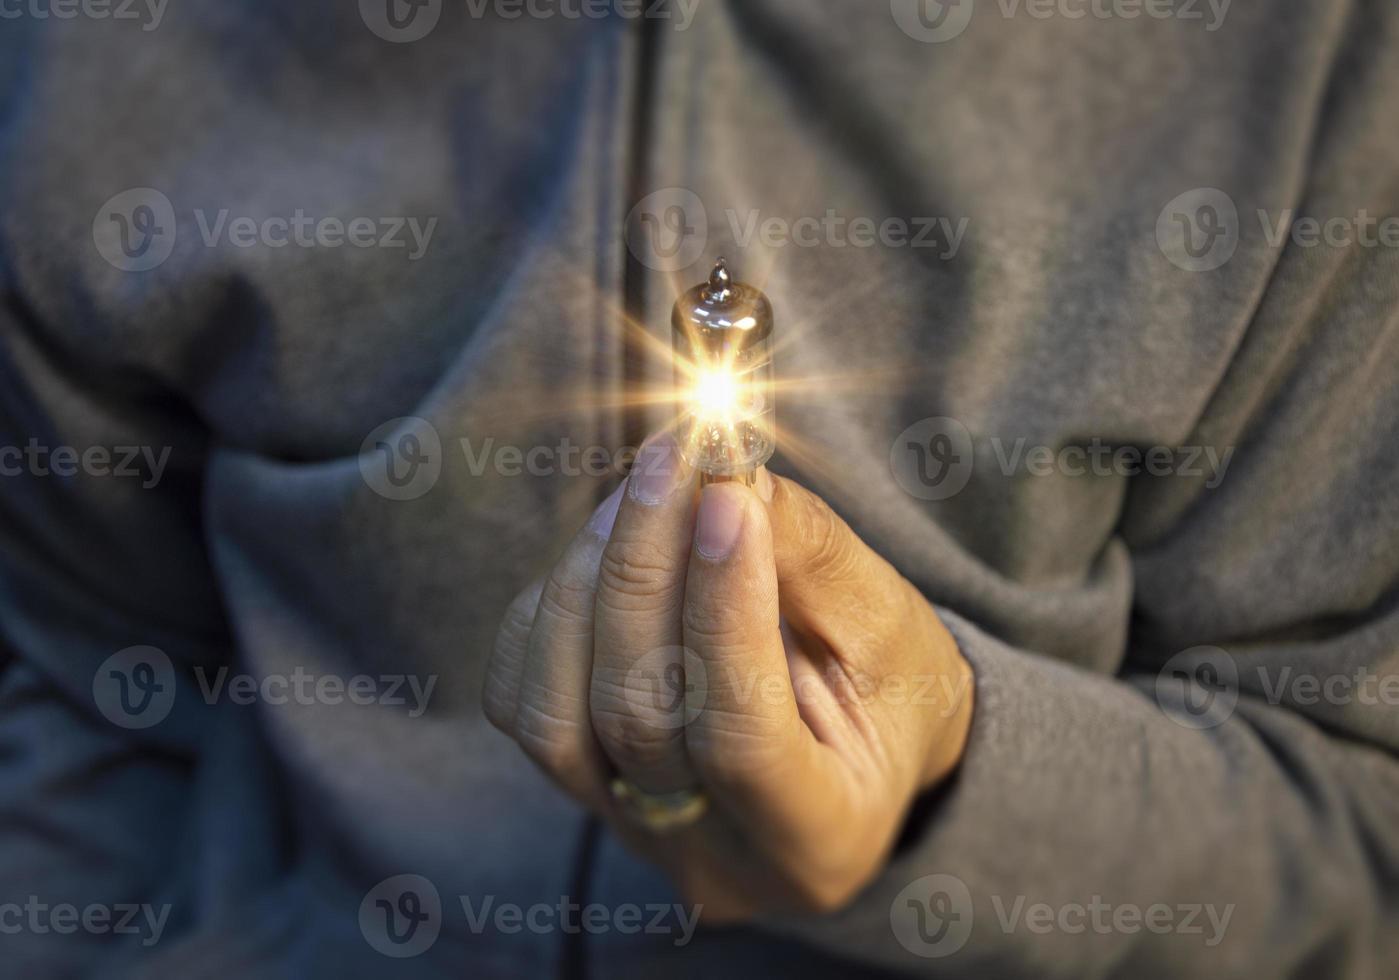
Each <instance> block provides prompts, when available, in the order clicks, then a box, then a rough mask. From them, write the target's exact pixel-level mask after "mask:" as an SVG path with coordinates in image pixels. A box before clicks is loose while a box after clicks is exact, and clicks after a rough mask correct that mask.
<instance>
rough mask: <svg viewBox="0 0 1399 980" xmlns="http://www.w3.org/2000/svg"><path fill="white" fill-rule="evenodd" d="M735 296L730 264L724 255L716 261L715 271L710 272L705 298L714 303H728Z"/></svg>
mask: <svg viewBox="0 0 1399 980" xmlns="http://www.w3.org/2000/svg"><path fill="white" fill-rule="evenodd" d="M732 297H733V276H731V275H729V265H728V263H727V262H725V261H724V258H723V256H720V257H719V260H718V261H717V262H715V263H714V271H712V272H711V273H710V274H709V283H708V288H707V289H706V290H705V299H707V300H708V301H710V302H712V303H727V302H728V301H729V300H730V299H731V298H732Z"/></svg>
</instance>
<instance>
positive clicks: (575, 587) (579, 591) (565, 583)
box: [539, 574, 594, 623]
mask: <svg viewBox="0 0 1399 980" xmlns="http://www.w3.org/2000/svg"><path fill="white" fill-rule="evenodd" d="M593 597H594V592H593V587H592V583H591V582H580V581H578V580H577V579H575V578H572V577H569V576H566V575H559V574H556V575H554V576H551V577H550V579H549V587H548V588H547V589H545V590H544V594H543V595H542V596H540V598H539V615H541V616H547V617H549V618H550V619H553V620H555V621H561V622H565V623H578V622H591V621H592V618H593Z"/></svg>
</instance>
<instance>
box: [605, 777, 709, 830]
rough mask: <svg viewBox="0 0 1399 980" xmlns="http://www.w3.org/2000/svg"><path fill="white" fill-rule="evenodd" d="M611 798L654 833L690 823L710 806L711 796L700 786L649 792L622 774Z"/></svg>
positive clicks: (615, 781) (613, 785)
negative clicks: (700, 788)
mask: <svg viewBox="0 0 1399 980" xmlns="http://www.w3.org/2000/svg"><path fill="white" fill-rule="evenodd" d="M612 798H613V799H614V800H616V801H617V802H618V803H620V804H621V805H622V809H623V810H625V811H626V812H627V815H628V816H629V817H631V818H632V819H633V820H635V821H636V822H637V823H639V824H640V825H641V826H643V827H645V828H646V829H647V830H649V831H651V832H652V833H654V834H664V833H667V832H669V831H672V830H678V829H679V828H681V827H688V826H689V825H690V824H692V823H694V822H695V821H696V820H698V819H699V818H700V817H702V816H704V812H705V811H706V810H708V809H709V797H707V796H705V795H704V793H703V792H702V791H701V790H697V789H682V790H679V791H677V792H674V793H647V792H646V791H645V790H642V789H639V788H638V787H637V785H636V784H635V783H633V782H632V781H631V780H629V779H623V778H621V777H620V776H618V777H617V778H615V779H613V780H612Z"/></svg>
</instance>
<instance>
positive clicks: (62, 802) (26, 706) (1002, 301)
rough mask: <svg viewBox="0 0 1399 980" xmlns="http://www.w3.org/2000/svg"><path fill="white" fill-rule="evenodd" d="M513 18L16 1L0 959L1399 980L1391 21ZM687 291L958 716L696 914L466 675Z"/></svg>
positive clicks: (716, 10) (0, 532)
mask: <svg viewBox="0 0 1399 980" xmlns="http://www.w3.org/2000/svg"><path fill="white" fill-rule="evenodd" d="M541 4H542V6H537V7H536V12H548V11H551V10H552V11H555V12H556V14H557V15H556V16H553V17H531V16H525V17H521V18H518V19H513V18H510V17H508V16H506V14H508V13H509V11H510V9H511V5H509V4H506V5H504V9H501V8H500V5H494V6H493V5H490V4H483V3H482V2H480V0H447V2H446V3H445V4H442V3H437V2H434V0H429V2H428V3H427V5H426V6H423V7H421V8H415V7H412V6H411V5H408V4H404V3H401V2H399V3H396V4H395V5H394V6H393V7H392V8H388V7H387V6H385V5H381V4H378V3H374V2H370V0H365V2H364V3H361V4H360V5H359V7H360V10H358V11H357V10H356V9H355V5H354V4H350V3H331V2H330V0H298V2H296V3H289V2H285V0H283V2H274V0H268V2H266V3H253V2H242V3H237V4H233V3H228V2H226V0H178V2H176V3H171V4H170V5H169V7H168V9H167V8H166V7H164V6H163V5H161V4H141V3H138V4H131V5H129V6H128V5H116V6H113V7H112V8H110V9H111V10H112V11H113V12H114V13H116V12H117V11H124V13H123V14H122V15H121V16H109V17H98V16H95V15H94V13H93V8H91V7H88V8H80V9H79V13H78V15H77V16H76V17H74V18H73V19H60V18H58V17H55V16H45V15H44V13H45V12H52V10H53V9H54V8H53V7H52V6H51V5H46V4H43V3H40V4H38V5H37V6H35V5H29V4H26V5H25V6H23V7H20V6H18V5H7V7H6V9H7V10H17V11H19V13H18V14H16V15H15V16H10V14H8V13H7V14H6V16H5V18H4V19H0V178H3V179H0V200H2V201H3V206H0V289H2V290H3V295H2V297H0V298H2V299H3V305H0V449H2V450H3V451H0V466H2V467H3V468H4V475H3V479H0V657H3V663H4V667H3V673H2V674H0V928H3V929H4V932H5V937H4V939H3V946H0V955H3V957H4V960H5V966H4V967H3V970H4V972H6V973H7V974H11V975H15V976H21V975H22V976H35V977H60V976H69V975H77V974H80V973H83V972H86V971H94V970H97V971H100V972H102V974H103V975H115V974H116V973H117V972H118V970H119V969H121V968H128V969H129V970H130V971H131V973H132V975H137V976H154V977H167V976H168V977H234V976H258V977H310V976H333V977H352V976H353V977H359V976H363V977H400V976H403V977H409V976H414V977H416V976H444V977H445V976H454V977H461V976H504V977H513V976H540V975H551V974H558V973H563V974H566V975H583V974H589V975H593V976H597V977H609V978H618V977H622V978H625V977H647V976H653V975H655V971H656V970H658V969H664V970H665V971H667V972H666V973H665V975H667V976H680V977H684V976H696V977H698V976H713V975H716V973H719V972H720V971H722V972H723V973H724V974H725V975H729V976H735V977H736V976H741V975H745V974H747V973H748V972H750V971H756V970H778V969H781V970H784V971H801V972H804V973H805V974H806V975H810V976H826V975H829V976H848V975H852V974H855V975H873V976H882V975H885V974H892V975H910V976H956V977H966V976H1007V977H1009V976H1026V977H1105V976H1122V977H1147V976H1180V977H1216V976H1247V977H1252V978H1261V977H1282V976H1306V977H1312V976H1338V977H1385V976H1394V974H1395V970H1396V969H1399V967H1396V963H1399V761H1396V758H1395V755H1394V753H1395V752H1396V750H1399V680H1396V677H1397V676H1399V546H1396V542H1397V540H1399V465H1397V464H1396V459H1399V370H1397V369H1396V367H1395V365H1396V364H1399V329H1396V323H1399V305H1396V298H1397V297H1399V248H1396V246H1399V227H1396V225H1395V223H1394V222H1393V221H1389V222H1388V223H1386V221H1385V219H1391V218H1393V217H1394V216H1396V215H1399V162H1397V161H1399V127H1397V126H1396V114H1399V7H1396V5H1395V4H1394V3H1393V2H1392V0H1242V2H1239V3H1236V4H1234V5H1232V7H1229V6H1228V5H1225V6H1226V7H1227V10H1221V9H1219V8H1220V4H1218V3H1216V4H1213V5H1211V4H1209V3H1206V2H1204V0H1200V2H1187V0H1175V2H1172V3H1165V4H1164V5H1163V4H1162V3H1160V2H1152V3H1148V4H1137V3H1131V2H1119V3H1113V2H1110V0H1099V2H1098V3H1096V4H1091V5H1090V4H1086V3H1077V2H1067V3H1064V4H1059V5H1049V6H1048V7H1046V6H1045V5H1044V4H1043V3H1038V2H1032V0H1022V2H1018V3H1017V2H1013V0H996V2H994V3H992V2H986V0H983V2H982V3H980V4H978V5H976V6H975V10H974V13H973V12H972V10H971V8H970V7H969V6H967V7H966V9H964V6H962V5H957V4H951V3H949V4H947V5H945V6H943V5H939V4H937V3H932V2H930V3H927V4H924V5H922V6H921V8H920V5H919V4H918V3H916V2H906V0H894V2H893V3H892V4H886V3H884V2H882V0H866V2H856V0H790V2H788V0H741V2H739V0H734V2H718V0H704V2H702V3H699V4H698V6H695V5H694V4H690V3H686V4H679V3H661V4H659V5H656V4H654V3H653V0H648V2H647V4H646V5H645V8H646V9H649V10H651V11H652V12H654V13H658V14H662V15H664V16H657V17H653V18H649V19H631V18H628V17H624V16H620V15H618V16H613V17H610V18H608V19H602V20H599V19H591V18H589V17H586V16H580V17H566V16H564V15H563V12H564V11H569V10H576V9H578V8H577V5H576V4H571V3H570V4H565V5H564V6H563V8H562V9H560V7H559V6H558V5H552V4H543V3H542V0H541ZM604 6H606V5H604ZM614 8H615V5H614ZM1147 8H1150V10H1151V11H1155V13H1148V12H1146V11H1147ZM637 9H639V7H638V6H637V5H631V4H627V5H623V6H622V7H621V8H620V10H621V11H622V12H625V11H634V10H637ZM439 10H440V19H439V20H437V21H436V22H435V24H432V25H429V23H428V21H429V20H431V18H432V17H434V16H436V14H437V12H438V11H439ZM478 10H479V11H480V12H481V13H480V16H477V15H476V13H477V11H478ZM1046 10H1047V11H1048V15H1047V16H1040V14H1041V13H1043V12H1045V11H1046ZM1163 10H1164V11H1166V12H1168V13H1170V14H1171V16H1167V17H1163V16H1159V14H1161V12H1162V11H1163ZM84 11H86V12H84ZM1076 11H1078V12H1084V16H1082V17H1078V16H1073V15H1074V13H1075V12H1076ZM1134 12H1135V13H1137V14H1138V15H1137V16H1132V14H1133V13H1134ZM390 13H391V14H392V17H391V18H390V16H389V14H390ZM1196 13H1198V14H1199V15H1200V16H1199V17H1198V18H1196V17H1192V16H1191V15H1192V14H1196ZM966 15H970V20H968V19H966ZM415 17H416V18H421V19H418V20H414V18H415ZM427 26H431V30H429V31H427V32H426V33H425V34H423V28H425V27H427ZM420 34H422V35H423V36H421V37H420V36H418V35H420ZM124 192H131V193H124ZM657 192H660V193H659V196H651V195H653V194H656V193H657ZM269 219H271V220H269ZM328 219H331V220H328ZM355 219H361V220H359V221H358V222H357V221H356V220H355ZM801 219H807V220H801ZM856 219H864V220H859V221H857V220H856ZM938 219H941V220H938ZM1308 219H1312V220H1315V221H1316V222H1317V224H1316V225H1315V226H1314V225H1312V224H1311V223H1310V220H1308ZM1289 222H1292V223H1291V224H1290V225H1289ZM901 229H902V230H903V232H904V233H903V234H901V233H900V230H901ZM788 232H790V237H789V235H788ZM718 254H724V255H726V256H727V257H728V258H729V260H730V264H731V266H732V267H733V268H734V269H735V270H736V271H737V272H738V273H739V274H740V275H741V276H743V277H744V278H748V279H752V280H755V281H757V282H759V283H761V284H763V285H764V287H765V288H766V290H767V292H768V293H769V295H770V296H771V298H772V300H773V303H774V305H775V308H776V310H777V316H778V330H779V332H780V334H781V336H782V338H783V343H782V346H781V348H780V350H779V352H778V370H779V373H780V374H781V375H782V376H783V377H784V378H788V379H808V380H807V381H805V382H804V383H794V384H791V385H789V386H787V387H786V388H784V390H783V393H782V395H781V402H780V407H779V414H780V419H781V424H782V426H783V428H784V431H785V433H786V438H785V442H784V449H785V452H783V453H782V454H781V455H780V456H779V458H778V460H777V462H776V463H775V466H776V468H777V469H779V470H780V471H782V472H784V473H787V474H789V475H792V476H794V477H796V478H798V479H800V480H802V481H803V482H804V483H806V484H807V485H809V486H811V487H812V488H813V489H814V490H816V491H817V492H819V493H821V494H822V495H823V496H824V497H826V499H828V500H829V501H830V502H831V503H832V504H833V506H835V507H836V508H837V509H838V510H839V511H840V512H841V513H842V514H843V515H844V516H845V517H846V518H847V519H848V520H849V521H850V523H851V524H852V525H853V526H854V527H855V529H856V530H857V531H858V532H859V533H860V534H861V535H862V536H863V537H864V538H865V540H867V541H868V542H870V544H871V545H872V546H873V547H875V548H876V549H877V550H879V551H880V552H881V553H883V554H884V555H885V556H887V557H888V558H889V560H890V561H892V562H893V563H894V564H895V565H896V566H897V567H898V568H899V569H900V570H901V571H902V572H903V573H904V574H905V575H906V576H907V577H908V578H909V579H910V580H911V581H913V582H914V583H916V584H917V585H918V586H919V587H920V588H921V589H922V590H923V592H924V593H925V594H926V595H927V596H928V597H929V599H930V601H932V602H934V603H935V604H936V605H937V607H938V608H939V610H940V611H942V612H943V614H944V616H945V618H946V620H947V622H948V624H949V626H950V627H951V629H952V630H953V632H954V634H955V636H956V637H957V639H958V641H959V643H960V645H961V647H962V650H963V652H964V653H965V655H966V657H967V658H968V659H969V661H970V662H971V663H972V665H973V667H974V670H975V674H976V710H975V717H974V720H973V724H972V731H971V735H970V742H969V745H968V747H967V751H966V755H965V758H964V760H963V763H962V765H961V768H960V771H959V772H958V774H957V777H956V779H955V780H954V781H953V782H952V783H951V784H949V785H948V786H947V787H945V788H944V789H943V790H942V791H941V792H939V793H937V794H935V795H933V796H932V797H930V798H928V799H925V800H920V801H919V802H918V804H917V805H916V806H915V807H914V809H913V810H912V812H911V813H910V814H909V817H908V825H907V829H906V831H905V833H904V835H903V838H902V840H901V842H900V846H899V848H898V850H897V852H896V853H895V854H894V855H893V857H892V858H891V860H890V863H889V865H888V867H887V869H886V870H885V871H884V872H883V873H882V874H881V875H880V876H879V877H878V879H877V880H876V881H874V882H873V883H872V884H871V885H870V886H869V887H868V889H867V890H866V891H865V892H864V893H863V894H862V895H861V896H860V897H859V898H858V900H857V901H856V902H855V904H854V905H853V906H852V907H851V908H849V909H848V910H847V911H846V912H844V913H842V914H839V915H836V916H832V917H829V918H827V919H824V920H819V921H811V920H808V921H800V920H783V921H773V922H765V923H761V924H757V925H753V926H750V927H745V928H741V929H740V928H733V929H716V930H707V929H700V930H699V931H698V932H695V933H693V934H691V932H690V930H689V928H688V927H687V926H686V925H685V924H684V923H685V921H687V917H688V916H689V914H690V912H691V911H692V910H688V909H685V908H683V907H682V908H680V909H676V908H673V907H672V905H671V903H675V902H677V901H678V900H677V898H676V897H675V895H674V894H672V893H671V891H670V890H669V889H668V887H667V885H666V884H665V883H664V881H663V880H662V879H661V878H660V877H659V875H658V874H657V873H655V872H654V871H652V870H650V869H649V868H647V867H645V866H643V865H641V864H640V863H639V862H638V861H637V860H635V859H633V858H631V857H629V856H628V855H627V854H626V853H624V852H623V851H622V849H621V848H620V846H619V845H618V843H617V842H616V841H615V840H614V839H613V838H612V837H611V836H610V835H609V834H608V833H607V832H606V831H605V830H602V829H600V828H598V827H597V826H596V825H595V824H592V823H590V822H589V821H588V820H587V818H586V817H585V815H584V814H582V813H581V812H579V811H578V810H577V809H576V808H575V807H574V806H572V805H571V804H570V803H569V802H567V801H566V800H565V798H564V797H563V796H562V795H561V794H559V793H558V792H556V791H555V790H554V789H552V788H551V787H550V786H549V785H547V784H546V783H545V781H544V780H543V779H542V777H541V776H540V775H538V774H537V773H536V772H535V771H534V770H533V769H532V767H531V766H530V765H529V763H528V762H527V760H526V759H525V758H524V756H523V755H521V754H520V753H518V752H517V751H516V750H515V748H514V747H513V746H512V745H511V744H510V743H509V742H508V741H506V740H505V739H504V738H503V737H501V736H499V735H497V734H495V733H494V732H493V731H492V730H491V729H490V728H489V726H487V725H486V724H485V723H484V721H483V719H482V716H481V712H480V707H479V696H480V681H481V676H482V672H483V668H484V664H485V662H486V658H487V656H488V653H489V647H490V643H491V638H492V636H493V634H494V632H495V628H496V625H497V623H498V621H499V618H500V616H501V613H502V611H503V609H504V607H505V605H506V604H507V603H508V601H509V599H510V597H511V596H512V595H513V594H514V593H515V592H516V591H517V590H518V589H519V588H520V587H522V586H523V585H524V584H525V583H526V582H527V581H528V580H529V579H530V578H531V577H533V576H534V575H536V574H538V573H539V572H540V571H541V570H543V569H545V568H547V567H548V565H549V563H550V561H551V559H552V558H553V557H554V556H555V555H557V553H558V551H559V550H560V549H561V547H562V546H563V544H564V543H565V542H566V541H567V540H568V539H569V537H570V536H571V535H572V534H573V533H574V532H575V531H576V529H577V528H578V527H579V526H580V525H581V524H582V522H583V521H584V520H585V519H586V517H587V515H588V513H589V511H590V509H591V507H592V506H593V505H594V504H595V502H596V501H597V500H598V499H600V497H601V495H603V494H604V493H605V492H607V491H608V490H609V489H610V487H611V486H612V485H614V484H615V482H616V476H615V474H614V473H613V472H611V470H612V469H613V468H614V464H616V463H617V460H616V457H615V456H614V453H615V452H616V451H617V450H618V449H619V448H621V447H623V446H625V445H626V444H628V443H629V442H632V441H633V440H634V439H635V438H636V437H637V436H638V435H639V434H640V433H641V432H643V431H645V429H647V428H648V427H651V426H655V425H658V424H659V423H660V421H661V420H662V418H663V415H664V411H665V410H664V409H663V408H656V409H654V410H653V411H650V412H649V414H647V415H645V416H642V417H629V416H628V415H627V413H625V412H623V411H621V410H620V409H619V407H618V406H619V404H620V402H621V401H622V400H623V398H624V395H625V393H626V391H627V390H629V389H633V388H634V387H635V386H637V385H644V384H647V383H650V382H663V381H664V379H665V378H667V377H668V368H667V367H666V366H665V364H664V363H663V360H662V359H658V358H651V357H649V356H645V355H644V354H638V353H637V351H636V348H634V347H628V346H627V345H626V344H625V337H626V331H625V329H624V327H623V323H624V320H625V318H626V317H628V316H630V317H631V318H632V319H633V320H634V321H635V322H636V323H637V324H638V325H639V326H640V328H641V329H644V330H646V331H649V332H650V333H651V334H652V335H653V336H654V337H656V338H658V339H659V340H660V341H661V342H662V343H666V342H667V340H666V338H667V336H668V333H667V331H668V313H669V306H670V304H671V302H672V300H673V297H674V295H675V291H676V289H677V288H679V287H683V286H685V285H689V284H690V283H692V282H694V281H697V280H698V279H699V278H701V277H702V275H703V273H704V271H705V269H706V268H707V264H708V263H709V262H712V261H713V259H714V257H715V256H716V255H718ZM811 379H819V380H811ZM402 419H410V420H411V419H416V420H418V421H406V422H405V421H396V420H402ZM126 447H132V448H131V449H128V448H126ZM585 450H586V452H585ZM1153 450H1154V453H1153ZM517 454H518V456H517ZM617 465H620V464H617ZM131 648H135V649H134V650H133V649H131ZM298 678H300V680H298ZM337 692H338V694H337ZM914 695H916V691H913V692H910V696H914ZM402 875H413V876H417V877H413V878H407V879H404V878H400V877H399V876H402ZM427 883H430V887H429V885H428V884H427ZM6 903H10V904H9V905H7V904H6ZM65 903H66V904H69V905H72V906H73V907H75V909H76V910H77V913H78V914H79V915H80V916H81V915H82V914H83V913H84V912H87V910H90V909H91V908H93V907H97V908H100V909H106V910H107V911H108V913H109V915H110V918H109V919H103V918H102V915H101V913H100V912H88V916H89V917H88V919H87V920H84V922H83V923H80V925H79V926H77V927H75V928H71V929H64V928H62V926H63V921H62V920H61V915H60V913H58V912H57V911H56V907H57V906H60V905H64V904H65ZM575 905H576V906H580V907H581V906H590V907H591V908H592V912H591V913H590V918H584V914H583V912H584V910H583V909H582V908H578V909H575V908H574V907H573V906H575ZM12 906H13V907H14V908H15V909H17V911H10V909H11V907H12ZM39 906H43V908H42V909H41V908H39ZM127 907H130V908H131V909H133V910H134V911H133V912H132V918H131V919H130V921H129V922H127V923H126V928H125V929H117V928H115V927H116V925H117V924H118V923H119V921H120V920H122V919H123V917H124V915H125V912H124V910H125V909H126V908H127ZM631 907H635V909H636V910H637V916H638V917H639V918H633V917H632V913H631ZM103 922H105V923H106V925H105V926H104V925H103ZM68 925H69V926H71V925H72V923H71V922H69V923H68ZM419 947H421V948H419ZM407 952H415V953H417V954H418V955H416V956H412V957H401V956H399V955H386V953H387V954H403V953H407ZM11 971H13V972H12V973H11Z"/></svg>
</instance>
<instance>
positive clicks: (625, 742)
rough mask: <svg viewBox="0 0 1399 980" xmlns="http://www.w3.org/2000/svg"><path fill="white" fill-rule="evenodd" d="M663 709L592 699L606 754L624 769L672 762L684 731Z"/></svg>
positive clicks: (612, 699) (679, 748)
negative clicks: (639, 708)
mask: <svg viewBox="0 0 1399 980" xmlns="http://www.w3.org/2000/svg"><path fill="white" fill-rule="evenodd" d="M671 717H672V716H671V715H669V714H668V713H666V712H664V711H654V712H653V711H649V710H645V709H642V710H638V707H637V706H636V705H634V704H632V703H630V701H628V700H625V699H623V700H622V701H621V702H620V703H619V701H618V700H617V699H616V698H612V697H597V696H595V697H594V699H593V705H592V722H593V732H594V733H595V734H596V735H597V740H598V742H599V743H600V744H601V745H602V748H603V751H604V752H606V753H607V757H608V758H609V759H611V760H612V761H613V762H614V763H616V764H617V765H618V766H619V767H621V768H622V769H649V768H655V767H658V766H661V765H664V764H666V763H668V762H670V761H672V760H673V759H674V758H675V756H676V754H677V753H678V752H679V751H681V741H680V740H681V738H682V737H683V736H682V735H681V732H680V731H679V730H678V729H677V728H676V727H674V726H673V725H672V724H671V723H669V719H670V718H671Z"/></svg>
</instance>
